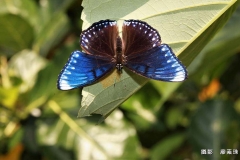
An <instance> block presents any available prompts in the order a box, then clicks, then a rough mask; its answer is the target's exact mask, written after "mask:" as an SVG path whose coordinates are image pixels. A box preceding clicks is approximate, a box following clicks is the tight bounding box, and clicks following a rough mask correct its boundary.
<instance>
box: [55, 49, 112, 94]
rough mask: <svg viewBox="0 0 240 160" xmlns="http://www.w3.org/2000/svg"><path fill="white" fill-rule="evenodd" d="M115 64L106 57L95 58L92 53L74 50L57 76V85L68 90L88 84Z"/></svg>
mask: <svg viewBox="0 0 240 160" xmlns="http://www.w3.org/2000/svg"><path fill="white" fill-rule="evenodd" d="M114 66H115V63H113V62H111V61H109V60H108V59H99V58H98V59H97V58H96V57H95V56H93V55H88V54H86V53H83V52H80V51H75V52H73V53H72V54H71V56H70V58H69V59H68V62H67V63H66V65H65V66H64V68H63V69H62V71H61V73H60V74H59V76H58V81H57V87H58V89H60V90H70V89H74V88H78V87H83V86H86V85H90V84H92V83H94V82H95V81H97V80H98V79H100V78H101V77H103V76H104V75H105V74H107V73H108V72H109V71H110V70H112V69H113V68H114Z"/></svg>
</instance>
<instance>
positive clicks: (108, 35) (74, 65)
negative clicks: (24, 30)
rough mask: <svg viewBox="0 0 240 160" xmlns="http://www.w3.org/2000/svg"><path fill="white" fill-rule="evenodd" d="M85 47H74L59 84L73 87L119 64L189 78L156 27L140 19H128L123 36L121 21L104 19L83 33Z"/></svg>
mask: <svg viewBox="0 0 240 160" xmlns="http://www.w3.org/2000/svg"><path fill="white" fill-rule="evenodd" d="M80 45H81V47H82V50H83V51H74V52H72V54H71V55H70V58H69V59H68V61H67V63H66V65H65V66H64V67H63V69H62V71H61V72H60V74H59V76H58V80H57V87H58V89H60V90H70V89H74V88H78V87H84V86H88V85H91V84H93V83H95V82H97V81H98V80H99V79H100V78H102V77H104V76H105V75H106V74H108V73H110V72H111V71H113V70H114V69H115V68H116V69H117V70H118V71H119V73H121V71H122V69H123V68H125V67H126V68H128V69H129V70H131V71H132V72H134V73H136V74H138V75H141V76H143V77H147V78H150V79H154V80H160V81H167V82H174V81H176V82H179V81H183V80H185V79H186V78H187V70H186V68H185V66H184V65H183V64H182V63H181V62H180V61H179V60H178V58H177V57H176V56H175V54H174V53H173V51H172V49H171V48H170V47H169V46H168V45H167V44H161V37H160V35H159V33H158V31H157V30H156V29H154V28H153V27H151V26H150V25H148V24H147V23H146V22H143V21H140V20H125V21H124V22H123V26H122V38H121V37H120V36H119V33H118V26H117V22H116V21H113V20H101V21H99V22H96V23H93V24H92V25H91V26H90V27H89V28H88V29H86V30H84V31H83V32H82V34H81V35H80Z"/></svg>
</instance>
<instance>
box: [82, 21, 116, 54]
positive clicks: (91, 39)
mask: <svg viewBox="0 0 240 160" xmlns="http://www.w3.org/2000/svg"><path fill="white" fill-rule="evenodd" d="M117 37H118V28H117V22H116V21H112V20H102V21H99V22H96V23H93V24H92V25H91V26H90V27H89V28H88V29H87V30H85V31H83V32H82V34H81V36H80V44H81V47H82V49H83V51H84V52H86V53H87V54H92V55H95V56H100V57H101V56H103V57H105V58H107V57H108V58H113V57H114V55H115V50H116V43H117V42H116V41H117Z"/></svg>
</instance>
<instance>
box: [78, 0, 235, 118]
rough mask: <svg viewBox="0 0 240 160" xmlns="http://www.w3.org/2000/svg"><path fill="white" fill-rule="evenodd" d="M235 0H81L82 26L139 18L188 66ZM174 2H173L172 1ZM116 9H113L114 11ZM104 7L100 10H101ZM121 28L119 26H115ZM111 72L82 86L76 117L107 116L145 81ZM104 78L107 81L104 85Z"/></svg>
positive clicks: (224, 17)
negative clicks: (95, 81)
mask: <svg viewBox="0 0 240 160" xmlns="http://www.w3.org/2000/svg"><path fill="white" fill-rule="evenodd" d="M235 2H236V0H228V1H224V2H220V1H216V0H212V1H207V0H206V1H184V3H183V2H179V3H175V2H166V1H154V0H150V1H121V3H119V1H117V0H112V1H107V2H104V3H103V2H100V1H99V2H96V1H94V0H88V1H83V7H84V10H83V13H82V19H83V21H84V23H83V29H86V28H87V27H88V26H90V24H92V23H94V22H96V21H99V20H102V19H116V20H120V22H122V19H140V20H144V21H146V22H147V23H148V24H150V25H151V26H152V27H154V28H156V29H157V30H158V31H159V33H160V35H161V39H162V41H163V42H164V43H167V44H169V45H170V46H171V47H172V49H173V51H174V52H175V53H176V55H180V59H181V60H182V61H183V63H184V64H185V65H189V64H190V63H191V62H192V60H193V59H194V57H196V56H197V55H198V53H199V52H200V51H201V50H202V48H203V47H204V46H205V45H206V43H207V42H208V41H209V40H210V39H211V38H212V37H213V36H214V34H215V33H216V31H217V30H218V29H219V28H221V27H222V26H223V24H224V23H225V22H226V21H227V20H228V18H229V16H230V15H231V14H232V12H233V10H234V7H235V6H236V5H235V6H234V4H235ZM173 3H174V4H173ZM116 8H117V10H116ZM103 10H104V12H102V11H103ZM119 29H120V30H121V27H120V28H119ZM106 79H108V80H106ZM117 79H118V78H117V74H111V75H110V76H109V77H107V78H105V79H104V80H103V81H100V83H97V84H95V85H92V86H89V87H85V88H84V90H83V100H82V108H81V109H80V111H79V116H80V117H82V116H89V115H91V114H101V115H103V117H107V116H108V115H109V114H110V113H111V112H112V111H113V110H114V109H115V108H116V107H117V106H118V105H119V104H121V103H122V102H124V101H125V100H126V99H127V98H128V97H130V96H131V95H132V94H133V93H134V92H136V91H137V90H138V89H139V88H141V87H142V86H143V85H144V84H145V83H146V82H147V81H148V80H147V79H145V78H142V77H140V76H137V75H129V74H128V73H126V72H123V74H122V75H121V77H120V81H117ZM106 81H110V82H108V83H107V85H106Z"/></svg>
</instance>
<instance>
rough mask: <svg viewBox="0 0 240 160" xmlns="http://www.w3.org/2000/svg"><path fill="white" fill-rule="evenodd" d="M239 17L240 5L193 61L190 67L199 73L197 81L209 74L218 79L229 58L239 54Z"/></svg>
mask: <svg viewBox="0 0 240 160" xmlns="http://www.w3.org/2000/svg"><path fill="white" fill-rule="evenodd" d="M239 4H240V3H239ZM239 17H240V5H239V6H238V8H237V10H236V12H234V14H233V16H232V17H231V18H230V20H229V21H228V23H227V24H226V25H225V26H224V28H223V29H222V30H221V31H220V32H218V34H217V35H216V37H214V39H213V40H212V41H211V42H210V43H209V44H208V45H207V46H206V47H205V48H204V49H203V51H202V52H201V53H200V54H199V55H198V57H197V58H196V59H195V60H194V61H193V63H192V64H191V66H190V67H191V71H192V72H195V71H197V72H196V73H197V74H194V76H196V77H195V78H196V79H198V80H199V79H201V77H203V75H205V74H208V73H211V75H213V76H215V77H217V76H218V75H219V74H221V72H223V71H224V68H225V67H224V66H225V64H226V63H228V60H229V58H230V57H232V56H233V54H236V53H238V51H239V50H240V46H239V41H240V30H239V27H240V21H239V20H238V19H239ZM229 33H233V34H229Z"/></svg>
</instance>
